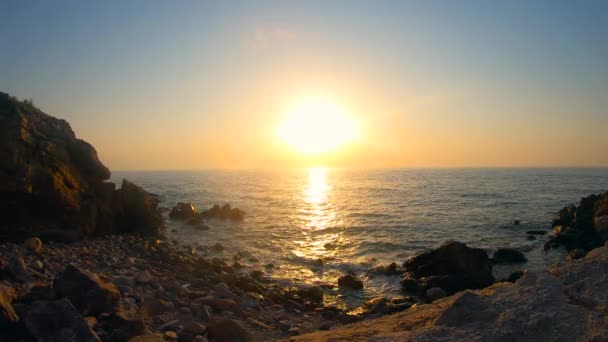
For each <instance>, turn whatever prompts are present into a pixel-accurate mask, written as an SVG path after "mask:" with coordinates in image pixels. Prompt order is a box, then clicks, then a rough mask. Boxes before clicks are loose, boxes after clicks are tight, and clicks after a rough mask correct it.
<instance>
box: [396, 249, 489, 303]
mask: <svg viewBox="0 0 608 342" xmlns="http://www.w3.org/2000/svg"><path fill="white" fill-rule="evenodd" d="M403 266H404V268H405V271H406V272H405V274H404V277H403V281H402V285H403V287H404V288H405V290H407V291H414V292H422V293H424V292H425V291H426V290H427V289H429V288H432V287H440V288H442V289H443V290H444V291H445V292H446V293H447V294H448V295H451V294H454V293H456V292H458V291H462V290H465V289H479V288H484V287H486V286H489V285H491V284H492V283H493V282H494V276H493V275H492V265H491V263H490V259H489V258H488V255H487V253H486V252H485V251H484V250H482V249H478V248H470V247H468V246H467V245H465V244H464V243H462V242H457V241H449V242H446V243H444V244H443V245H441V246H440V247H439V248H437V249H435V250H432V251H429V252H425V253H422V254H419V255H417V256H415V257H412V258H410V259H408V260H407V261H406V262H405V263H404V264H403Z"/></svg>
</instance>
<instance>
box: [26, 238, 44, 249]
mask: <svg viewBox="0 0 608 342" xmlns="http://www.w3.org/2000/svg"><path fill="white" fill-rule="evenodd" d="M23 247H25V248H26V249H27V250H29V251H30V252H32V253H40V250H41V249H42V241H40V239H39V238H37V237H31V238H29V239H27V240H25V242H24V243H23Z"/></svg>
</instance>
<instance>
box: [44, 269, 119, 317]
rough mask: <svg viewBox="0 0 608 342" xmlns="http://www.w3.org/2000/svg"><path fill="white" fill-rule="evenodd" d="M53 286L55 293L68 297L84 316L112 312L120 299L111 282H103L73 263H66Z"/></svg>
mask: <svg viewBox="0 0 608 342" xmlns="http://www.w3.org/2000/svg"><path fill="white" fill-rule="evenodd" d="M53 287H54V289H55V291H56V292H57V295H59V296H61V297H66V298H68V299H69V300H70V302H72V304H74V306H75V307H76V308H77V309H78V311H79V312H80V313H82V315H84V316H90V315H92V316H97V315H99V314H102V313H109V312H112V311H113V310H114V309H115V308H116V307H117V305H118V301H119V299H120V293H119V292H118V289H116V287H115V286H114V285H113V284H109V283H105V282H103V281H101V280H100V279H99V278H98V277H97V276H96V275H94V274H92V273H90V272H88V271H85V270H81V269H79V268H77V267H75V266H73V265H68V266H67V267H66V268H65V270H64V271H63V272H62V273H60V274H59V275H58V276H57V278H55V282H54V283H53Z"/></svg>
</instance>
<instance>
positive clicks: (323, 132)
mask: <svg viewBox="0 0 608 342" xmlns="http://www.w3.org/2000/svg"><path fill="white" fill-rule="evenodd" d="M283 120H284V121H283V122H282V123H281V125H280V126H279V129H278V133H279V136H280V137H281V138H282V139H283V141H284V142H286V143H287V144H288V145H289V146H290V147H291V148H293V149H294V150H296V151H298V152H301V153H304V154H307V155H317V154H323V153H329V152H333V151H335V150H336V149H338V148H339V147H341V146H343V145H345V144H346V143H349V142H351V141H353V140H354V139H355V138H356V135H357V130H356V125H355V121H354V120H353V118H352V117H351V116H350V115H349V113H348V112H346V111H345V110H344V108H342V107H341V106H339V105H338V104H337V103H335V102H332V101H330V100H326V99H310V100H306V101H301V102H298V103H297V104H296V105H295V106H293V107H292V108H291V109H290V110H289V111H287V112H286V114H285V118H284V119H283Z"/></svg>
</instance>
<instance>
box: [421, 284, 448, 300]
mask: <svg viewBox="0 0 608 342" xmlns="http://www.w3.org/2000/svg"><path fill="white" fill-rule="evenodd" d="M446 296H447V294H446V293H445V291H443V289H442V288H441V287H431V288H430V289H428V290H426V298H428V299H429V301H431V302H434V301H436V300H437V299H441V298H445V297H446Z"/></svg>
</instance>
